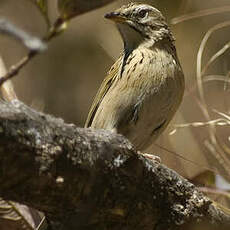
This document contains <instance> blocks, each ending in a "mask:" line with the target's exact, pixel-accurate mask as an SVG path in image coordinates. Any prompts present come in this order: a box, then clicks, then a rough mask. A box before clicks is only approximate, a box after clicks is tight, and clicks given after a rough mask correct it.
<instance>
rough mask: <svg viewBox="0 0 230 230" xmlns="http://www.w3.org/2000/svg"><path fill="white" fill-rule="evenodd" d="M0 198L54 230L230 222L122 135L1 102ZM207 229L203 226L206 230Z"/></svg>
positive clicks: (218, 225)
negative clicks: (42, 217) (38, 214)
mask: <svg viewBox="0 0 230 230" xmlns="http://www.w3.org/2000/svg"><path fill="white" fill-rule="evenodd" d="M0 183H1V186H0V196H1V197H3V198H5V199H9V200H14V201H17V202H20V203H23V204H26V205H28V206H31V207H34V208H36V209H38V210H41V211H43V212H44V213H45V214H46V216H47V218H48V221H49V223H50V227H53V229H68V230H71V229H80V230H86V229H87V230H91V229H94V230H95V229H100V230H101V229H102V230H103V229H109V230H115V229H119V230H123V229H125V230H128V229H141V230H145V229H148V230H149V229H158V230H161V229H162V230H166V229H198V228H197V227H198V226H199V227H201V229H218V230H219V229H229V227H230V216H229V215H227V214H225V213H223V212H222V211H221V210H219V209H218V208H217V207H216V206H215V205H213V203H212V202H211V201H210V200H209V199H208V198H207V197H205V196H204V195H203V194H201V193H200V192H198V190H197V189H196V188H195V187H194V185H192V184H191V183H189V182H188V181H187V180H185V179H183V178H182V177H181V176H179V175H178V174H177V173H175V172H174V171H172V170H170V169H168V168H167V167H166V166H164V165H162V164H158V163H154V162H151V161H150V160H148V159H145V158H143V157H142V156H140V155H138V154H137V152H136V150H135V149H134V148H133V146H132V145H131V143H130V142H129V141H128V140H127V139H125V138H124V137H123V136H121V135H117V134H114V133H111V132H109V131H105V130H91V129H83V128H78V127H75V126H74V125H69V124H65V123H64V122H63V120H62V119H57V118H54V117H52V116H49V115H45V114H42V113H38V112H36V111H34V110H32V109H31V108H29V107H27V106H25V105H24V104H23V103H21V102H19V101H13V102H12V104H10V103H5V102H0ZM206 227H207V228H206Z"/></svg>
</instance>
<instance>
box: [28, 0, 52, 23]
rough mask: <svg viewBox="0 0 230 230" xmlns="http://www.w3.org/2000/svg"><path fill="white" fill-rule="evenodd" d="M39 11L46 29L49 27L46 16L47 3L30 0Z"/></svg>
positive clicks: (44, 0)
mask: <svg viewBox="0 0 230 230" xmlns="http://www.w3.org/2000/svg"><path fill="white" fill-rule="evenodd" d="M30 1H31V2H32V3H34V4H35V6H36V7H37V8H38V9H39V11H40V12H41V14H42V15H43V17H44V19H45V21H46V23H47V25H48V27H50V20H49V16H48V1H47V0H30Z"/></svg>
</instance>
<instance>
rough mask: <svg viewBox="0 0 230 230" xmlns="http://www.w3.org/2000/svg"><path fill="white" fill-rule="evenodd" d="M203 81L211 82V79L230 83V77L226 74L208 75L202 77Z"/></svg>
mask: <svg viewBox="0 0 230 230" xmlns="http://www.w3.org/2000/svg"><path fill="white" fill-rule="evenodd" d="M202 79H203V82H204V83H205V82H209V81H222V82H226V83H230V78H229V77H227V76H225V75H217V74H215V75H206V76H203V77H202Z"/></svg>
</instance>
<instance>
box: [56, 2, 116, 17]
mask: <svg viewBox="0 0 230 230" xmlns="http://www.w3.org/2000/svg"><path fill="white" fill-rule="evenodd" d="M113 1H114V0H58V10H59V13H60V17H61V18H63V19H65V20H68V19H71V18H73V17H76V16H78V15H80V14H83V13H86V12H88V11H91V10H94V9H96V8H98V7H101V6H104V5H106V4H108V3H111V2H113Z"/></svg>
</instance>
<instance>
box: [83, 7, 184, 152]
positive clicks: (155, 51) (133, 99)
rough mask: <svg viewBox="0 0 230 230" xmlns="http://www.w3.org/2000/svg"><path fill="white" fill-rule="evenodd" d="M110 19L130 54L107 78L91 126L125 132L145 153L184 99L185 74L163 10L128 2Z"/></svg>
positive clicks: (89, 121) (113, 67)
mask: <svg viewBox="0 0 230 230" xmlns="http://www.w3.org/2000/svg"><path fill="white" fill-rule="evenodd" d="M105 18H107V19H110V20H112V21H114V22H115V23H116V26H117V28H118V30H119V32H120V34H121V36H122V39H123V41H124V52H123V54H122V56H121V57H120V58H119V59H118V60H117V61H116V62H115V64H114V65H113V66H112V67H111V69H110V71H109V73H108V76H107V77H106V78H105V79H104V81H103V83H102V85H101V87H100V89H99V91H98V93H97V95H96V97H95V99H94V102H93V104H92V107H91V109H90V112H89V114H88V118H87V121H86V124H85V127H92V128H95V129H108V130H112V131H115V132H117V133H120V134H123V135H124V136H125V137H127V138H128V139H129V140H130V141H131V142H132V143H133V144H134V145H135V146H136V148H137V149H138V150H139V151H143V150H145V149H146V148H147V147H149V146H150V145H151V144H152V143H153V142H154V141H155V140H156V139H157V137H159V135H160V134H161V133H162V131H163V130H164V129H165V128H166V127H167V125H168V124H169V122H170V121H171V119H172V117H173V115H174V114H175V112H176V111H177V109H178V107H179V105H180V103H181V101H182V97H183V93H184V75H183V71H182V68H181V65H180V63H179V60H178V57H177V53H176V48H175V46H174V38H173V36H172V33H171V31H170V29H169V27H168V25H167V23H166V21H165V18H164V17H163V15H162V14H161V12H160V11H159V10H157V9H156V8H154V7H152V6H150V5H146V4H136V3H131V4H128V5H124V6H122V7H121V8H119V9H117V10H115V11H114V12H111V13H108V14H106V15H105Z"/></svg>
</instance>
